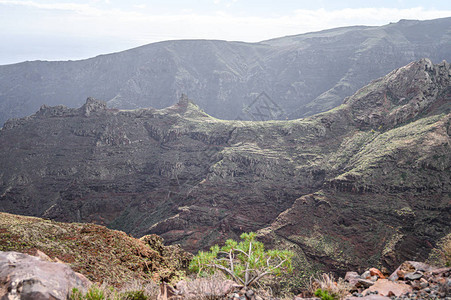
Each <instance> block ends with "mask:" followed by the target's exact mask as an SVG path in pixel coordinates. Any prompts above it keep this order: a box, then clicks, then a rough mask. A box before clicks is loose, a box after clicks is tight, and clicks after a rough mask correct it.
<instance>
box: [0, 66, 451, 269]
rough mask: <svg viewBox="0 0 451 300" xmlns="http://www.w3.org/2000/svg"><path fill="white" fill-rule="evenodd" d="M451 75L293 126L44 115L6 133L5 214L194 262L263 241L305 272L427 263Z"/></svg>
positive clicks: (389, 84) (194, 116)
mask: <svg viewBox="0 0 451 300" xmlns="http://www.w3.org/2000/svg"><path fill="white" fill-rule="evenodd" d="M449 70H450V67H449V64H447V63H441V64H439V65H432V64H431V61H430V60H427V59H423V60H420V61H417V62H414V63H411V64H409V65H407V66H405V67H403V68H400V69H398V70H395V71H393V72H392V73H390V74H389V75H388V76H387V77H384V78H381V79H378V80H376V81H374V82H373V83H371V84H370V85H368V86H367V87H365V88H362V89H361V90H359V91H358V92H357V93H356V94H355V95H353V96H352V97H350V98H348V99H347V100H346V101H345V103H344V104H343V105H341V106H340V107H338V108H336V109H334V110H331V111H328V112H325V113H322V114H318V115H315V116H312V117H309V118H305V119H298V120H290V121H271V122H245V121H224V120H218V119H216V118H213V117H211V116H209V115H207V114H206V113H205V112H203V111H202V110H201V109H200V108H199V107H197V106H196V105H195V104H193V103H192V102H190V101H188V100H187V99H186V98H183V99H182V100H181V101H180V102H179V103H177V104H175V105H173V106H171V107H168V108H165V109H162V110H156V109H138V110H112V109H106V108H105V105H104V103H103V102H96V101H95V100H93V99H89V100H88V101H87V104H86V105H85V106H83V107H82V108H79V109H69V108H64V107H57V108H47V107H44V108H42V109H41V110H40V111H39V112H37V113H36V114H34V115H32V116H29V117H26V118H24V119H18V120H13V121H10V122H7V123H6V125H7V126H6V125H5V127H4V128H3V129H2V130H1V131H0V164H1V165H2V166H3V167H2V168H1V169H0V209H2V210H4V211H8V212H12V213H22V214H24V213H25V214H30V215H35V216H43V217H46V218H50V219H55V220H62V221H77V222H80V221H82V222H96V223H100V224H104V225H107V226H109V227H112V228H116V229H121V230H124V231H126V232H127V233H131V234H133V235H135V236H142V235H145V234H152V233H153V234H159V235H161V236H162V237H163V238H164V239H165V240H166V241H167V242H169V243H180V244H182V246H183V247H184V249H186V250H189V251H197V250H199V249H205V248H208V247H209V246H210V245H212V244H214V243H220V242H222V241H224V240H225V239H227V238H235V239H237V238H238V236H239V234H240V233H242V232H244V231H247V232H248V231H257V230H259V234H260V235H259V236H260V238H261V239H262V240H263V241H265V242H266V243H267V245H271V246H274V247H287V248H290V249H293V250H295V251H296V253H297V256H296V263H299V264H300V265H299V269H301V270H306V271H308V270H310V271H312V270H313V271H314V270H317V269H323V270H330V271H339V272H343V271H344V270H348V269H350V268H352V269H357V268H358V267H365V266H369V265H374V266H377V265H379V264H381V265H383V266H385V267H387V268H393V267H394V266H396V265H398V264H399V263H401V262H402V261H404V260H407V259H424V258H426V257H427V255H428V252H429V251H430V249H432V248H433V247H434V244H435V243H436V241H437V240H438V239H439V238H441V237H442V236H444V235H445V234H446V233H447V232H449V229H450V224H451V219H450V214H449V209H450V206H449V205H450V204H449V203H450V201H449V195H450V191H451V179H450V178H451V176H450V166H451V158H450V153H451V151H450V150H451V146H450V145H451V139H450V132H451V131H450V122H451V121H450V119H451V114H450V105H451V101H450V99H451V98H450V97H449V93H450V90H449V89H450V86H449V83H450V73H449V72H450V71H449ZM406 85H407V86H408V87H409V88H406V87H405V86H406ZM401 99H403V100H401ZM88 108H89V109H88ZM87 111H89V115H86V112H87Z"/></svg>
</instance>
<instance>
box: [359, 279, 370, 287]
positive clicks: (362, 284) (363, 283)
mask: <svg viewBox="0 0 451 300" xmlns="http://www.w3.org/2000/svg"><path fill="white" fill-rule="evenodd" d="M373 284H374V282H373V281H371V280H368V279H359V280H358V282H357V284H356V286H357V287H362V288H368V287H370V286H372V285H373Z"/></svg>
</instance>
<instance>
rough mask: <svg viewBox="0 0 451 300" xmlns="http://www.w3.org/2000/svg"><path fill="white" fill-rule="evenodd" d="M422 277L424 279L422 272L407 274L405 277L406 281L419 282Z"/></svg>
mask: <svg viewBox="0 0 451 300" xmlns="http://www.w3.org/2000/svg"><path fill="white" fill-rule="evenodd" d="M421 277H423V273H422V272H420V271H415V272H413V273H407V274H406V275H404V279H406V280H417V279H420V278H421Z"/></svg>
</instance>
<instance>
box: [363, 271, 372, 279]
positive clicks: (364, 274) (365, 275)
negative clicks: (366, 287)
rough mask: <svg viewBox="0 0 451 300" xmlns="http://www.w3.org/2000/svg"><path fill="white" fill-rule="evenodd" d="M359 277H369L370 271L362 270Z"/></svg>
mask: <svg viewBox="0 0 451 300" xmlns="http://www.w3.org/2000/svg"><path fill="white" fill-rule="evenodd" d="M361 277H362V278H363V279H369V278H370V277H371V272H370V271H365V272H363V274H362V275H361Z"/></svg>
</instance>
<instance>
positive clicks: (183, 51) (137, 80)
mask: <svg viewBox="0 0 451 300" xmlns="http://www.w3.org/2000/svg"><path fill="white" fill-rule="evenodd" d="M450 28H451V18H443V19H436V20H430V21H418V22H413V21H408V22H398V23H394V24H389V25H385V26H379V27H362V28H361V27H357V28H355V27H351V28H345V29H335V30H334V29H332V30H329V31H325V32H316V33H307V34H303V35H296V36H289V37H284V38H278V39H273V40H268V41H262V42H260V43H244V42H226V41H212V40H183V41H165V42H159V43H155V44H149V45H144V46H141V47H138V48H134V49H130V50H127V51H123V52H119V53H114V54H108V55H102V56H98V57H95V58H91V59H87V60H82V61H69V62H26V63H20V64H14V65H6V66H0V112H1V113H0V122H1V123H3V122H5V121H6V120H7V119H8V118H12V117H22V116H25V115H29V114H31V113H33V112H34V111H36V110H37V109H38V108H39V107H40V106H41V105H42V104H43V103H47V104H49V105H58V104H63V105H66V106H70V107H77V106H80V105H82V104H83V103H82V101H81V100H80V99H86V97H87V96H92V97H94V98H97V99H102V100H105V101H107V102H108V106H109V107H111V108H114V107H116V108H123V109H130V108H142V107H155V108H164V107H167V106H169V105H172V104H173V103H174V100H173V99H178V98H179V97H180V96H181V94H182V93H184V94H187V95H189V96H190V97H191V98H192V99H196V103H197V104H198V105H199V106H200V107H201V108H202V109H204V110H205V111H206V112H207V113H209V114H210V115H213V116H215V117H219V118H221V119H237V118H242V119H252V118H251V117H250V116H249V114H246V113H243V111H246V109H248V106H249V105H251V104H252V103H253V101H254V100H255V99H256V97H258V95H260V94H261V93H262V92H265V93H266V94H267V95H268V96H269V97H270V98H271V100H272V101H273V102H275V103H277V104H278V105H279V106H280V108H281V113H280V114H279V116H278V118H279V119H285V118H289V119H295V118H299V117H305V116H309V115H312V114H315V113H318V112H321V111H326V110H328V109H331V108H333V107H335V106H337V105H339V104H340V103H341V101H342V100H343V99H344V98H345V97H347V96H351V95H352V94H353V93H354V92H355V91H356V90H357V89H359V88H361V87H362V86H364V85H365V84H368V83H369V82H370V81H371V80H373V79H374V78H377V77H380V76H383V75H385V74H386V73H388V72H389V71H391V70H393V69H395V68H398V67H401V66H403V65H405V64H407V63H409V62H410V61H413V60H418V59H420V58H424V57H429V58H430V59H431V60H432V61H434V62H435V63H439V62H440V61H442V60H444V59H445V60H447V61H451V57H450V56H449V53H451V49H450V47H451V36H450V32H451V31H450ZM268 118H269V117H268V116H266V117H263V118H261V119H262V120H267V119H268ZM259 120H260V119H259Z"/></svg>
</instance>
